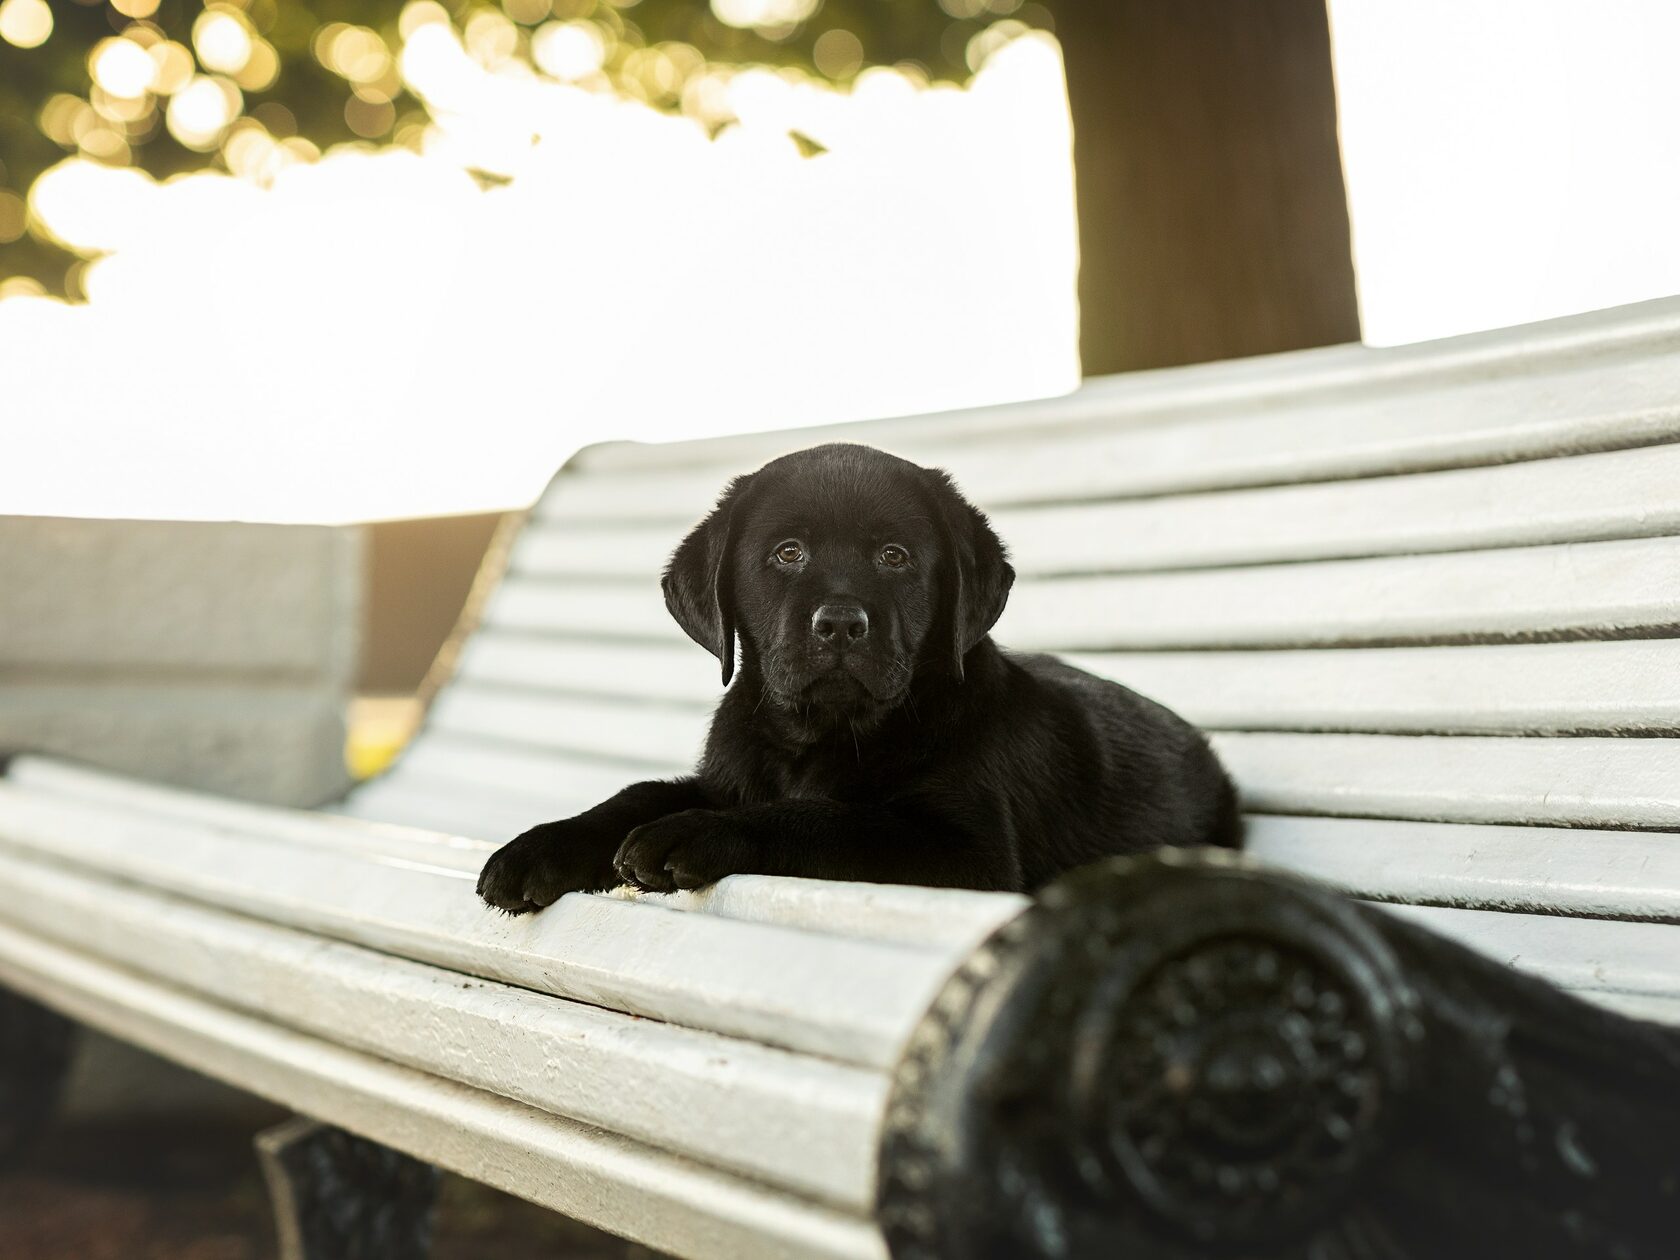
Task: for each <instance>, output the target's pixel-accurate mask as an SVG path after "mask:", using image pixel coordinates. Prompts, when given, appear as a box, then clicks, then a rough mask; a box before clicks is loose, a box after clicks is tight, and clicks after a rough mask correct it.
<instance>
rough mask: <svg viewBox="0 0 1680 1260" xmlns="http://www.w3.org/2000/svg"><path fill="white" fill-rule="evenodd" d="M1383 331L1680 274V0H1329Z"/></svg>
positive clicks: (1365, 253)
mask: <svg viewBox="0 0 1680 1260" xmlns="http://www.w3.org/2000/svg"><path fill="white" fill-rule="evenodd" d="M1330 19H1331V25H1332V29H1333V35H1332V38H1333V42H1334V47H1335V59H1336V92H1337V98H1338V102H1337V103H1338V108H1339V111H1340V114H1341V126H1342V162H1343V168H1344V170H1345V172H1346V176H1347V182H1348V197H1349V201H1350V203H1351V205H1352V210H1353V238H1354V260H1355V264H1356V268H1357V271H1358V276H1359V289H1360V314H1361V319H1362V322H1363V325H1364V330H1365V340H1366V341H1368V342H1372V343H1374V344H1378V345H1391V344H1394V343H1398V342H1408V341H1422V340H1426V339H1428V338H1431V337H1443V336H1447V335H1449V334H1452V333H1457V332H1468V331H1471V330H1473V329H1480V328H1501V327H1506V326H1508V325H1511V324H1520V323H1524V322H1526V321H1529V320H1535V319H1545V318H1548V317H1550V316H1554V315H1567V314H1572V313H1574V312H1577V311H1586V310H1596V309H1598V308H1601V307H1605V306H1615V305H1617V304H1619V303H1622V302H1634V301H1639V300H1642V299H1645V298H1651V297H1662V296H1666V295H1669V294H1675V293H1680V227H1677V224H1680V69H1677V60H1676V59H1677V57H1680V0H1590V2H1588V3H1583V0H1405V2H1404V3H1396V2H1395V0H1330Z"/></svg>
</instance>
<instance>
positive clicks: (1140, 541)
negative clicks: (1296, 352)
mask: <svg viewBox="0 0 1680 1260" xmlns="http://www.w3.org/2000/svg"><path fill="white" fill-rule="evenodd" d="M1677 485H1680V445H1666V446H1652V447H1640V448H1638V449H1635V450H1628V451H1612V452H1607V453H1603V454H1595V455H1580V456H1575V457H1572V458H1555V459H1542V460H1533V461H1529V462H1526V463H1520V464H1504V465H1495V466H1493V467H1488V468H1472V469H1455V470H1451V471H1447V472H1436V473H1420V474H1414V475H1411V476H1393V477H1372V478H1365V479H1359V480H1354V481H1343V482H1326V483H1314V484H1309V485H1300V486H1275V487H1268V488H1264V489H1253V490H1236V491H1225V492H1220V493H1204V494H1186V495H1176V496H1171V497H1164V498H1150V499H1137V500H1123V501H1120V502H1109V503H1063V504H1052V505H1045V506H1040V507H1016V508H1003V509H999V510H996V511H994V512H992V513H991V517H992V523H993V525H994V526H996V527H997V529H998V531H999V533H1000V534H1001V535H1002V536H1003V537H1004V538H1005V539H1006V540H1007V541H1008V543H1009V551H1010V559H1011V561H1012V562H1013V563H1014V565H1015V569H1016V572H1017V573H1020V574H1022V575H1025V576H1042V575H1047V574H1067V573H1098V572H1101V573H1119V572H1135V571H1144V570H1153V569H1179V568H1204V567H1205V568H1212V567H1217V566H1221V565H1239V564H1268V563H1277V562H1280V561H1297V560H1325V559H1338V558H1348V557H1361V556H1377V555H1401V554H1413V553H1420V552H1441V551H1474V550H1479V549H1483V548H1489V547H1518V546H1533V545H1537V544H1542V543H1558V542H1593V541H1603V540H1608V539H1616V538H1642V537H1652V536H1655V535H1660V534H1674V533H1680V493H1676V490H1675V487H1676V486H1677ZM982 506H984V505H982ZM690 520H691V517H690V515H688V514H684V513H680V512H679V513H674V514H673V515H672V517H671V519H670V520H669V521H665V522H660V523H657V524H649V523H642V522H621V523H613V522H596V523H594V524H592V525H590V526H587V527H585V526H582V525H580V524H578V523H576V522H571V521H564V522H544V521H538V522H535V523H533V525H532V526H531V527H530V529H529V530H528V531H527V533H526V535H525V536H524V537H522V538H521V539H520V541H519V545H518V547H517V548H516V550H515V552H514V555H513V560H512V571H513V572H515V573H519V574H529V575H532V576H535V577H547V578H550V579H562V580H564V579H576V578H609V579H611V578H618V579H623V578H625V577H627V576H629V575H634V576H636V577H637V578H638V579H646V578H650V577H651V575H652V574H655V573H657V572H659V571H660V569H661V568H662V567H663V566H664V564H665V562H666V560H667V559H668V558H669V556H670V554H671V552H672V551H673V550H674V548H675V546H676V544H677V541H678V540H679V539H680V538H681V537H682V535H683V533H684V532H686V529H687V527H688V525H689V523H690Z"/></svg>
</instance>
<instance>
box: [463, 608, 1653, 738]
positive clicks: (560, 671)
mask: <svg viewBox="0 0 1680 1260" xmlns="http://www.w3.org/2000/svg"><path fill="white" fill-rule="evenodd" d="M592 655H593V651H592V649H580V647H579V646H578V645H576V644H572V643H567V642H564V641H554V640H548V641H543V640H523V639H511V637H507V636H504V637H503V638H501V639H500V640H498V641H495V642H494V643H490V642H487V644H486V648H485V650H483V651H481V652H480V653H479V654H478V655H476V656H475V657H474V658H473V659H472V661H471V662H470V663H469V665H468V667H467V669H466V670H465V672H464V674H463V676H462V677H460V678H458V679H457V680H456V683H455V685H454V687H453V688H452V690H451V693H450V694H449V695H448V696H447V697H446V705H447V708H446V707H445V705H440V706H439V710H438V713H439V714H442V713H444V712H446V711H447V712H448V713H449V714H450V715H451V718H455V717H460V718H461V724H460V725H458V726H455V725H451V724H450V723H447V722H444V721H442V720H441V718H439V719H438V720H437V721H436V725H437V726H438V727H439V728H443V727H448V728H449V729H457V730H461V731H471V730H478V729H485V728H484V727H483V726H482V723H483V721H484V720H487V719H488V716H489V714H491V713H492V712H494V713H495V714H496V715H497V717H496V719H495V720H496V721H498V722H499V721H503V720H504V719H505V721H506V724H505V725H501V726H499V727H498V728H495V729H496V733H499V734H500V735H502V736H504V737H509V738H518V739H520V740H522V741H526V742H530V743H534V744H540V745H544V746H554V747H562V748H563V747H568V746H577V747H579V748H580V750H581V751H586V752H587V751H595V752H597V753H599V752H615V753H616V752H622V753H623V754H624V755H627V756H628V755H635V754H636V753H637V752H645V751H646V750H647V749H648V748H651V747H656V746H658V747H661V748H662V756H664V757H665V758H666V759H667V760H669V761H671V762H673V763H675V762H678V761H680V760H681V759H682V757H683V755H684V753H685V752H686V750H687V749H688V748H689V747H690V746H691V744H690V741H692V740H697V739H698V738H699V736H698V735H697V734H696V733H695V732H696V731H698V730H699V729H701V726H702V725H703V723H704V721H705V720H706V718H707V715H708V714H709V713H710V710H711V707H712V705H713V703H714V702H715V700H716V698H717V696H718V695H719V694H721V693H720V692H719V689H718V687H717V685H716V682H715V679H713V678H712V677H711V675H710V672H709V670H708V669H707V665H708V663H709V661H710V658H709V657H706V656H705V655H704V654H703V653H701V652H700V651H699V649H694V650H693V651H689V650H687V649H683V648H676V647H674V648H661V647H655V646H648V647H622V646H621V647H619V648H618V649H616V655H617V658H618V661H619V662H621V665H622V667H621V668H613V669H612V670H611V671H610V672H609V673H607V674H604V675H598V676H596V677H594V678H588V677H585V676H584V675H585V672H586V671H585V670H584V666H585V665H586V664H587V663H588V662H589V660H590V659H591V657H592ZM640 659H645V660H646V661H647V662H648V663H647V666H646V668H645V669H644V668H643V667H642V666H641V665H640V663H639V662H640ZM1069 659H1070V660H1071V661H1072V662H1073V663H1074V664H1076V665H1079V666H1080V667H1081V668H1084V669H1087V670H1090V671H1091V672H1092V673H1094V674H1097V675H1099V676H1101V677H1105V678H1112V679H1114V680H1115V681H1117V682H1121V683H1124V684H1126V685H1127V686H1129V687H1132V688H1133V689H1134V690H1137V691H1140V692H1142V693H1143V694H1145V695H1148V696H1150V697H1152V698H1154V699H1156V700H1159V701H1161V702H1162V703H1164V704H1166V705H1169V706H1170V707H1172V708H1174V709H1176V710H1178V711H1179V712H1180V713H1182V714H1184V715H1185V716H1186V717H1187V718H1189V719H1190V720H1191V721H1193V722H1196V723H1197V724H1198V725H1201V726H1203V727H1206V728H1209V729H1217V730H1297V731H1353V732H1367V733H1382V732H1399V733H1407V734H1439V733H1462V734H1511V735H1517V734H1568V733H1577V732H1579V733H1605V732H1609V733H1624V732H1645V733H1652V732H1665V733H1666V732H1673V731H1677V730H1680V640H1676V639H1637V640H1631V641H1623V642H1571V643H1532V644H1497V645H1476V646H1470V647H1429V648H1346V649H1340V648H1329V649H1322V650H1317V651H1296V650H1281V651H1267V650H1255V651H1247V652H1220V651H1208V652H1124V653H1073V654H1070V658H1069ZM696 674H698V675H699V677H698V679H696V677H695V675H696ZM650 675H651V676H653V679H654V680H655V681H651V682H650V681H649V676H650ZM677 677H686V679H687V686H686V687H683V686H670V687H669V688H665V680H666V679H667V678H670V679H674V678H677ZM579 682H583V683H586V684H587V683H593V684H594V685H595V686H597V687H601V688H606V687H623V688H624V689H625V690H626V691H634V692H640V691H641V690H643V689H644V688H651V687H655V686H658V687H661V688H665V695H666V697H667V699H668V701H669V703H668V704H667V705H665V706H654V707H643V706H639V705H636V704H631V703H626V704H623V705H622V706H621V715H620V716H619V717H618V718H616V719H615V720H614V721H612V722H607V723H602V724H598V725H590V726H585V725H584V724H583V723H582V722H581V721H576V722H574V721H573V719H572V718H571V717H570V716H568V715H573V714H581V713H582V712H584V710H579V709H575V708H574V707H573V706H575V705H576V704H577V703H578V697H577V696H576V695H575V693H574V692H573V690H572V689H573V688H575V687H576V686H577V685H578V683H579ZM627 698H628V699H630V700H640V699H642V698H643V697H641V696H640V695H631V696H629V697H627ZM589 699H590V702H591V704H593V705H597V706H599V705H606V706H607V707H612V700H611V698H610V697H599V698H596V697H590V698H589ZM481 702H483V704H484V706H485V707H482V708H481V707H480V705H481ZM655 728H658V729H655ZM615 731H622V732H624V733H623V734H622V736H620V737H619V738H618V739H616V740H615V739H614V738H613V737H612V733H613V732H615ZM586 736H587V741H586V742H579V741H580V740H584V739H585V737H586Z"/></svg>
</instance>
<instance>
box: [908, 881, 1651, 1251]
mask: <svg viewBox="0 0 1680 1260" xmlns="http://www.w3.org/2000/svg"><path fill="white" fill-rule="evenodd" d="M1677 1132H1680V1031H1676V1030H1674V1029H1670V1028H1667V1027H1664V1026H1661V1025H1658V1024H1653V1023H1645V1022H1641V1021H1637V1020H1632V1019H1628V1018H1626V1017H1624V1016H1621V1015H1617V1014H1615V1013H1613V1012H1611V1011H1608V1010H1604V1009H1601V1008H1600V1007H1598V1006H1595V1005H1592V1004H1589V1003H1587V1002H1584V1001H1582V1000H1579V999H1577V998H1574V997H1571V996H1568V995H1566V994H1564V993H1562V992H1560V991H1558V990H1556V989H1554V988H1552V987H1551V986H1550V985H1548V984H1546V983H1545V982H1543V981H1540V980H1536V979H1533V978H1531V977H1527V976H1523V975H1520V974H1518V973H1516V972H1514V971H1511V970H1509V969H1508V968H1506V967H1504V966H1502V965H1500V964H1498V963H1496V962H1494V961H1492V960H1490V959H1488V958H1486V957H1484V956H1483V955H1481V954H1478V953H1476V952H1474V951H1472V950H1470V949H1467V948H1466V947H1464V946H1462V945H1459V944H1457V943H1454V942H1451V941H1448V940H1446V939H1445V938H1443V937H1440V936H1438V935H1436V934H1434V933H1432V932H1430V931H1428V930H1427V929H1425V928H1422V927H1420V926H1418V925H1416V924H1414V923H1410V922H1405V921H1402V920H1400V919H1398V918H1396V917H1394V916H1392V915H1390V914H1388V913H1386V912H1384V911H1382V910H1380V909H1378V908H1376V907H1374V906H1370V905H1366V904H1363V903H1359V902H1355V901H1351V900H1349V899H1347V898H1344V897H1341V896H1339V895H1337V894H1335V893H1333V892H1331V891H1329V890H1327V889H1325V888H1322V887H1319V886H1317V885H1313V884H1309V883H1306V882H1304V881H1302V880H1300V879H1297V878H1294V877H1289V876H1283V875H1280V874H1276V873H1272V872H1268V871H1265V870H1263V869H1261V868H1260V867H1258V866H1256V865H1253V864H1251V863H1249V862H1246V861H1243V860H1242V859H1240V858H1235V857H1230V856H1221V855H1201V854H1189V853H1169V854H1165V855H1162V856H1158V857H1152V858H1146V859H1125V860H1118V861H1114V862H1109V863H1104V864H1100V865H1098V866H1094V867H1089V868H1086V869H1085V870H1082V871H1078V872H1075V873H1073V874H1072V875H1070V876H1068V877H1066V878H1065V879H1063V880H1061V881H1060V882H1058V883H1057V884H1056V885H1053V886H1052V887H1051V888H1050V889H1048V890H1047V891H1046V892H1045V893H1044V894H1043V895H1042V896H1041V897H1040V898H1039V899H1038V900H1037V901H1036V902H1035V903H1034V905H1033V906H1032V907H1031V908H1030V909H1028V910H1027V911H1026V912H1024V913H1023V914H1022V915H1021V916H1020V917H1019V918H1017V919H1015V920H1013V921H1011V922H1009V923H1008V924H1006V925H1004V926H1003V927H1002V928H1000V929H999V930H998V931H997V932H996V933H995V934H994V935H993V936H992V937H991V938H990V939H989V940H988V941H987V942H986V943H985V944H984V945H982V946H981V947H980V948H979V949H978V950H977V951H976V952H975V953H974V954H973V955H972V956H971V957H970V958H969V959H968V960H967V962H966V963H965V964H964V966H963V967H962V968H961V969H960V970H959V971H958V972H957V973H956V975H954V976H953V977H952V979H951V980H950V982H949V983H948V984H947V985H946V987H945V989H944V990H943V992H942V993H941V994H940V995H939V997H938V998H937V999H936V1001H935V1002H934V1004H933V1006H932V1007H931V1009H930V1010H929V1012H928V1014H927V1016H926V1017H925V1018H924V1019H923V1021H922V1023H921V1024H920V1025H919V1027H918V1028H917V1029H916V1031H915V1033H914V1034H913V1035H912V1037H911V1040H910V1042H909V1045H908V1047H907V1050H906V1052H905V1055H904V1057H903V1060H902V1061H901V1063H900V1064H899V1067H898V1069H897V1073H896V1077H895V1080H894V1083H893V1090H892V1095H891V1100H890V1103H889V1106H888V1111H887V1117H886V1124H885V1128H884V1130H883V1138H882V1147H881V1161H880V1181H879V1186H878V1215H879V1219H880V1221H881V1224H882V1228H883V1230H884V1232H885V1234H886V1237H887V1240H888V1244H889V1246H890V1248H891V1252H892V1255H893V1256H894V1258H895V1260H924V1258H926V1260H966V1258H968V1257H974V1258H976V1260H978V1258H980V1257H992V1256H999V1255H1010V1256H1022V1257H1026V1256H1031V1257H1045V1258H1047V1260H1048V1258H1049V1257H1068V1256H1086V1255H1128V1256H1133V1255H1135V1256H1142V1257H1162V1258H1163V1260H1164V1258H1167V1257H1172V1258H1174V1260H1190V1258H1191V1257H1197V1256H1205V1255H1210V1254H1219V1255H1223V1254H1227V1253H1230V1254H1233V1255H1242V1256H1245V1257H1261V1256H1264V1257H1271V1256H1277V1257H1284V1256H1299V1255H1307V1254H1358V1255H1364V1254H1380V1255H1385V1256H1416V1257H1420V1258H1421V1257H1430V1256H1439V1255H1447V1254H1454V1255H1457V1254H1484V1253H1485V1254H1489V1255H1494V1254H1528V1255H1548V1256H1552V1255H1575V1254H1579V1255H1581V1256H1588V1255H1595V1256H1596V1255H1601V1254H1612V1253H1614V1254H1620V1255H1626V1256H1630V1257H1643V1256H1658V1255H1663V1254H1669V1253H1670V1251H1671V1248H1672V1240H1673V1229H1674V1222H1675V1220H1676V1218H1677V1215H1680V1144H1677V1143H1676V1141H1675V1134H1676V1133H1677Z"/></svg>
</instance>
